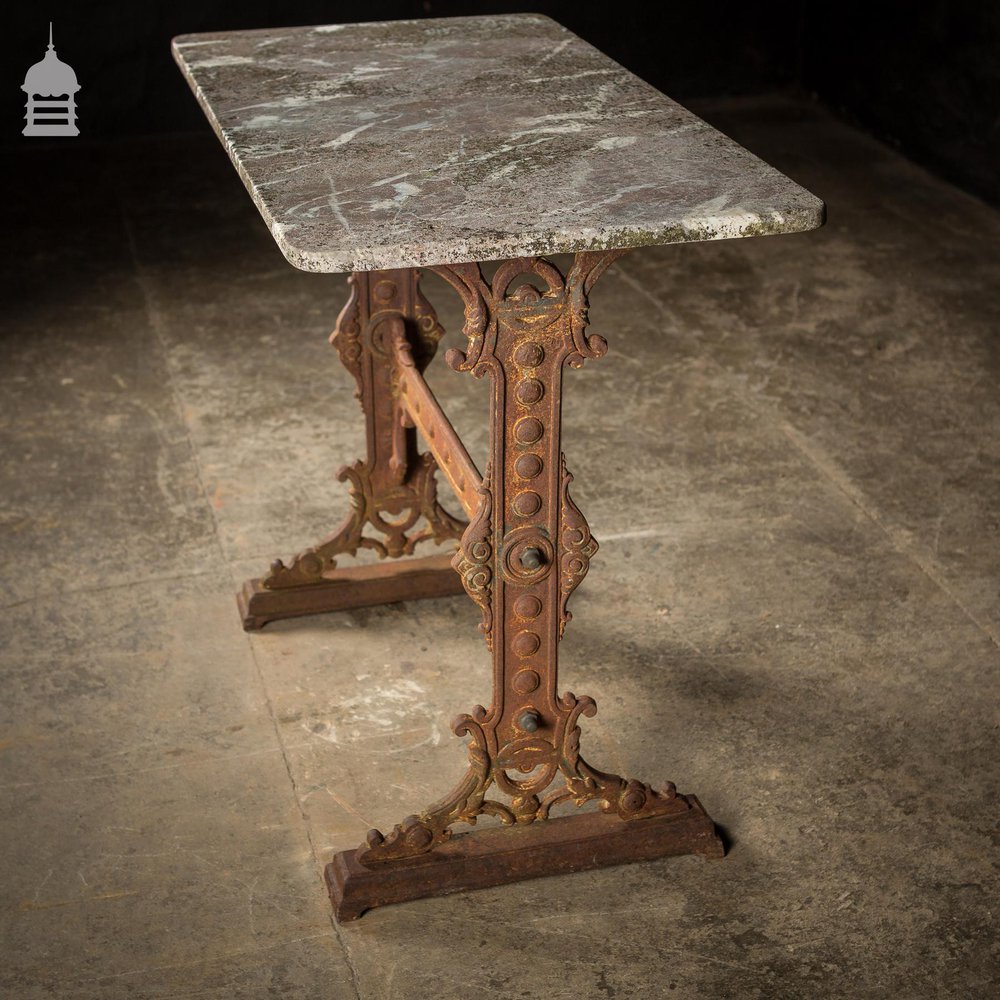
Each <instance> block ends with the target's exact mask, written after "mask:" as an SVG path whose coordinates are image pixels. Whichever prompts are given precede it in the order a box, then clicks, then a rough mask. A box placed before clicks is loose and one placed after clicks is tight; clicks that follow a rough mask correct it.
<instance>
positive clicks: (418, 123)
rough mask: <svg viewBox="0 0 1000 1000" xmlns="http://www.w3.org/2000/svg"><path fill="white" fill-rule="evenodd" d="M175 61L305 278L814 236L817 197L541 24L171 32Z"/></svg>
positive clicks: (454, 21)
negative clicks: (583, 252)
mask: <svg viewBox="0 0 1000 1000" xmlns="http://www.w3.org/2000/svg"><path fill="white" fill-rule="evenodd" d="M173 51H174V56H175V58H176V59H177V62H178V64H179V65H180V67H181V69H182V71H183V72H184V75H185V76H186V77H187V79H188V82H189V83H190V84H191V87H192V89H193V90H194V92H195V95H196V96H197V98H198V101H199V102H200V104H201V106H202V108H203V109H204V111H205V114H206V115H207V116H208V118H209V120H210V121H211V122H212V124H213V126H214V128H215V130H216V132H217V133H218V135H219V138H220V139H221V140H222V142H223V144H224V145H225V147H226V149H227V151H228V152H229V155H230V157H231V158H232V161H233V163H234V165H235V166H236V169H237V170H238V171H239V174H240V177H242V178H243V182H244V184H246V187H247V190H248V191H249V192H250V194H251V196H252V197H253V199H254V202H255V203H256V204H257V207H258V208H259V209H260V212H261V214H262V215H263V217H264V219H265V220H266V222H267V224H268V226H269V227H270V229H271V232H272V234H273V235H274V238H275V240H276V241H277V243H278V245H279V247H280V248H281V250H282V252H283V253H284V254H285V256H286V257H287V258H288V260H289V261H291V263H292V264H294V265H295V266H296V267H300V268H303V269H304V270H307V271H355V270H374V269H381V268H395V267H413V266H420V265H426V264H441V263H457V262H459V261H469V260H477V261H483V260H497V259H504V258H511V257H522V256H529V255H534V254H548V253H559V252H567V251H574V250H596V249H606V248H614V247H623V246H647V245H651V244H657V243H679V242H684V241H689V240H714V239H727V238H730V237H737V236H758V235H764V234H769V233H789V232H797V231H801V230H806V229H813V228H816V227H817V226H820V225H822V223H823V216H824V207H823V203H822V202H821V201H820V200H819V199H818V198H816V197H815V196H813V195H812V194H810V193H809V192H808V191H806V190H805V189H803V188H801V187H799V185H797V184H795V183H794V182H793V181H791V180H789V179H788V178H787V177H785V176H784V175H783V174H781V173H779V172H778V171H777V170H775V169H774V168H772V167H770V166H768V165H767V164H766V163H764V162H762V161H761V160H759V159H758V158H757V157H755V156H753V155H752V154H751V153H749V152H747V151H746V150H745V149H743V147H742V146H739V145H738V144H737V143H735V142H733V141H732V140H731V139H729V138H727V137H726V136H724V135H722V134H721V133H720V132H718V131H716V130H715V129H713V128H712V127H711V126H709V125H707V124H706V123H705V122H703V121H702V120H701V119H699V118H697V117H696V116H695V115H693V114H691V113H690V112H689V111H687V110H686V109H685V108H682V107H681V106H680V105H679V104H677V103H676V102H674V101H672V100H670V98H668V97H665V96H664V95H663V94H661V93H660V92H659V91H657V90H654V89H653V88H652V87H650V86H649V85H648V84H646V83H644V82H643V81H642V80H640V79H639V78H638V77H636V76H635V75H634V74H632V73H630V72H629V71H628V70H626V69H624V68H623V67H621V66H619V65H618V63H616V62H613V61H612V60H611V59H609V58H608V57H607V56H605V55H604V54H603V53H601V52H599V51H598V50H597V49H595V48H594V47H593V46H591V45H589V44H588V43H587V42H584V41H583V40H582V39H580V38H578V37H577V36H576V35H574V34H573V33H572V32H570V31H568V30H567V29H566V28H563V27H562V26H561V25H559V24H557V23H556V22H555V21H552V20H550V19H549V18H547V17H543V16H541V15H537V14H513V15H503V16H488V17H458V18H438V19H427V20H419V21H389V22H381V23H373V24H347V25H326V26H320V27H306V28H287V29H283V30H282V29H267V30H262V31H235V32H232V31H230V32H220V33H217V34H198V35H182V36H180V37H179V38H176V39H175V40H174V43H173Z"/></svg>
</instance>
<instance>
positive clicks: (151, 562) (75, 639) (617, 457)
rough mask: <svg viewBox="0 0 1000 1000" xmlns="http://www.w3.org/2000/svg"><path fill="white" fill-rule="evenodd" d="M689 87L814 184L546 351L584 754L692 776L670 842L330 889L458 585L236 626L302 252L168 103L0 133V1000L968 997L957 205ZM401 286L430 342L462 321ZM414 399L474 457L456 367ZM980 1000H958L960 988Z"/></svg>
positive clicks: (328, 292)
mask: <svg viewBox="0 0 1000 1000" xmlns="http://www.w3.org/2000/svg"><path fill="white" fill-rule="evenodd" d="M695 110H696V111H698V112H699V113H701V114H702V115H703V116H704V117H706V118H707V119H708V120H709V121H710V122H711V123H712V124H714V125H716V126H718V127H719V128H721V129H723V130H724V131H726V132H727V133H729V134H731V135H732V136H733V137H734V138H736V139H737V140H739V141H741V142H743V143H744V144H745V145H747V146H748V147H749V148H750V149H751V150H753V151H754V152H756V153H758V154H760V155H762V156H764V157H765V158H766V159H768V160H770V161H771V162H772V163H774V164H775V165H776V166H777V167H779V168H780V169H782V170H784V171H785V172H786V173H788V174H789V175H790V176H791V177H792V178H793V179H795V180H797V181H799V182H800V183H802V184H804V185H806V186H807V187H809V188H810V189H811V190H812V191H814V192H815V193H816V194H818V195H819V196H820V197H822V198H823V199H825V200H826V201H827V203H828V205H829V223H828V225H827V227H826V228H825V229H823V230H820V231H818V232H815V233H810V234H804V235H798V236H789V237H768V238H762V239H749V240H738V241H729V242H718V243H706V244H699V245H688V246H674V247H662V248H658V249H647V250H639V251H634V252H632V253H631V254H629V255H626V256H625V257H624V258H623V259H622V260H621V261H620V262H619V263H618V264H616V265H615V267H614V268H612V270H611V271H609V273H608V274H607V275H606V276H605V277H604V278H603V279H602V280H601V282H600V283H599V284H598V285H597V287H596V290H595V293H594V296H593V308H592V310H591V318H592V322H593V327H592V329H593V330H594V331H595V332H599V333H601V334H603V335H604V336H606V337H607V339H608V340H609V341H610V344H611V351H610V353H609V355H608V356H607V357H606V358H605V359H603V360H602V361H600V362H597V363H589V364H588V365H587V366H586V367H585V368H584V369H583V370H581V371H578V372H576V371H571V372H569V373H568V375H567V386H566V394H567V396H566V412H565V419H566V424H567V428H566V439H565V447H566V452H567V458H568V461H569V464H570V467H571V468H572V469H573V471H574V472H575V474H576V481H575V484H574V486H575V497H576V500H577V502H578V503H579V505H580V507H581V508H582V509H583V510H584V512H585V513H586V514H587V516H588V518H589V519H590V522H591V526H592V528H593V531H594V534H595V536H596V537H597V538H598V539H599V540H600V542H601V551H600V553H599V555H598V556H597V557H596V559H595V560H594V563H593V565H592V568H591V573H590V576H589V577H588V578H587V580H586V581H585V583H584V585H583V586H582V587H581V588H580V589H579V590H578V591H577V594H576V595H575V597H574V611H575V616H574V620H573V622H572V623H571V625H570V628H569V630H568V632H567V637H566V640H565V642H564V643H563V649H562V673H561V686H562V688H563V690H572V691H574V692H576V693H577V694H588V695H591V696H593V697H594V698H595V699H596V700H597V703H598V705H599V712H598V715H597V717H596V718H595V719H593V720H585V724H584V741H585V747H586V751H587V755H588V758H589V759H591V760H592V761H593V762H594V763H595V764H596V765H598V766H601V765H602V764H607V765H608V766H609V768H611V769H614V770H616V771H620V772H624V773H626V774H629V775H633V776H636V777H639V778H642V779H645V780H649V781H660V780H662V779H667V778H669V779H672V780H674V781H675V782H676V783H677V784H678V787H679V788H680V789H681V791H690V792H694V793H696V794H697V795H698V796H699V797H700V798H701V800H702V801H703V803H704V804H705V806H706V807H707V809H708V810H709V812H710V813H711V814H712V815H713V816H714V817H715V818H716V819H717V821H718V822H719V823H720V824H721V825H722V826H723V827H724V828H725V830H726V833H727V837H728V839H729V842H730V850H729V854H728V856H727V857H726V858H725V859H724V860H722V861H705V860H703V859H699V858H677V859H670V860H664V861H659V862H654V863H649V864H641V865H634V866H627V867H622V868H616V869H607V870H602V871H594V872H587V873H582V874H578V875H573V876H566V877H559V878H550V879H543V880H538V881H533V882H526V883H521V884H517V885H511V886H505V887H500V888H496V889H490V890H485V891H481V892H476V893H470V894H466V895H460V896H453V897H450V898H442V899H429V900H423V901H419V902H414V903H410V904H406V905H402V906H397V907H389V908H385V909H383V910H376V911H373V912H371V913H369V914H368V915H367V916H365V917H364V918H363V919H362V920H360V921H359V922H357V923H352V924H346V925H344V926H341V927H338V926H336V925H334V924H333V923H332V921H331V914H330V908H329V905H328V901H327V899H326V895H325V891H324V887H323V884H322V880H321V871H322V867H323V865H324V864H325V863H326V861H327V860H328V859H329V857H330V856H331V853H332V852H333V851H335V850H341V849H344V848H347V847H350V846H353V845H355V844H358V843H360V842H361V840H362V839H363V837H364V834H365V831H366V830H367V829H368V828H369V827H371V826H377V827H380V828H382V829H383V830H385V829H387V828H388V827H391V826H392V824H393V823H395V822H397V821H398V820H399V819H401V818H402V817H403V816H405V815H407V814H408V813H410V812H413V811H415V810H417V809H419V808H420V807H422V806H424V805H426V804H427V803H429V802H430V801H431V800H433V799H434V798H436V797H437V796H438V795H439V794H440V793H442V792H444V791H446V790H447V789H448V788H449V787H450V786H451V784H452V783H453V782H454V781H455V780H456V779H457V778H458V776H459V775H460V774H461V773H462V771H463V769H464V751H463V749H462V744H461V741H459V740H457V739H455V738H454V737H453V736H452V735H451V733H450V730H449V727H448V722H449V720H450V719H451V718H452V717H453V716H454V715H455V714H457V713H458V712H462V711H467V710H469V709H470V708H471V706H472V705H474V704H475V703H477V702H482V701H484V700H487V699H488V697H489V664H488V656H487V652H486V650H485V647H484V646H483V644H482V642H481V640H480V638H479V636H478V633H477V631H476V623H477V620H478V613H477V609H476V608H475V607H474V606H473V605H472V603H471V602H470V601H468V600H467V599H466V598H465V597H464V596H461V597H454V598H448V599H440V600H432V601H426V602H419V603H411V604H405V605H395V606H389V607H382V608H375V609H369V610H364V611H357V612H350V613H342V614H330V615H325V616H319V617H316V618H313V619H308V620H300V621H297V622H286V623H279V624H276V625H274V626H272V627H269V628H268V629H266V630H265V631H263V632H261V633H259V634H254V635H250V636H248V635H245V634H244V633H243V632H242V631H241V628H240V622H239V620H238V617H237V614H236V608H235V603H234V598H233V595H234V591H235V590H236V588H237V585H238V583H239V582H240V581H241V580H242V579H243V578H244V577H246V576H250V575H259V574H260V573H261V572H263V571H264V570H265V569H266V567H267V566H268V564H269V563H270V561H271V559H273V558H274V557H276V556H281V557H284V558H286V559H287V557H288V556H290V555H291V554H293V553H294V552H295V551H296V550H297V549H299V548H301V547H303V546H304V545H306V544H308V543H310V542H312V541H314V540H316V539H318V538H319V537H321V536H322V535H323V534H324V533H325V532H326V531H328V530H329V529H330V528H331V527H332V526H333V525H334V524H335V523H336V522H337V521H338V520H339V518H340V516H341V515H342V513H343V511H344V508H345V503H346V500H345V497H344V494H343V492H342V487H341V486H340V485H339V484H338V483H337V482H336V481H335V479H334V472H335V471H336V469H337V467H338V466H339V465H340V464H341V463H343V462H346V461H351V460H353V459H354V458H355V457H357V456H358V455H360V454H361V448H362V439H361V423H360V420H359V414H358V412H357V408H356V402H355V400H354V398H353V388H354V386H353V383H352V381H351V379H350V377H349V375H348V374H347V373H346V372H345V371H343V370H342V369H340V368H339V367H338V365H337V363H336V358H335V355H334V352H332V351H331V350H330V348H329V347H328V345H327V344H326V336H327V334H328V332H329V330H330V328H331V327H332V324H333V321H334V319H335V317H336V314H337V311H338V310H339V308H340V306H341V304H342V303H343V302H344V300H345V298H346V283H345V279H344V277H343V276H320V275H314V274H306V273H302V272H298V271H296V270H294V269H293V268H291V267H290V266H289V265H287V264H286V263H285V261H284V260H283V259H282V258H281V256H280V254H279V252H278V251H277V249H276V248H275V247H274V245H273V243H272V241H271V238H270V236H269V235H268V233H267V231H266V229H265V227H264V225H263V223H262V222H261V221H260V220H259V218H258V217H257V214H256V211H255V210H254V209H253V207H252V205H251V204H250V201H249V199H248V198H247V196H246V194H245V192H244V191H243V188H242V186H241V185H240V183H239V181H238V179H237V177H236V176H235V173H234V172H233V171H232V169H231V167H230V166H229V164H228V162H227V159H226V157H225V155H224V153H223V152H222V150H221V149H219V148H218V146H217V143H216V140H215V138H214V137H213V136H212V135H211V134H210V133H209V130H208V129H207V127H206V128H205V130H204V132H203V133H200V134H196V135H192V136H179V137H163V138H158V139H155V140H152V139H151V140H144V141H138V142H127V143H126V142H122V143H108V144H105V145H103V146H88V145H86V143H85V142H84V141H83V140H80V141H79V142H78V143H75V144H74V143H67V144H64V145H58V146H57V145H52V144H45V145H42V146H38V147H30V148H26V150H25V155H23V156H22V157H21V158H20V159H19V161H18V164H17V165H16V169H17V170H18V171H19V172H20V173H19V176H18V178H17V181H18V184H19V185H20V186H19V187H13V186H12V187H11V188H10V190H20V191H22V192H23V196H22V197H21V199H20V200H18V201H15V202H14V203H13V204H11V205H9V206H8V207H7V210H6V216H7V218H6V224H7V230H8V238H7V241H8V255H7V261H6V264H5V267H4V268H3V271H2V273H0V285H2V287H3V296H4V298H3V301H4V310H3V315H2V322H3V333H2V338H3V339H2V343H3V364H2V367H0V379H2V387H3V391H2V395H0V406H2V416H0V435H2V447H0V461H2V464H0V479H2V486H0V518H2V552H3V568H2V572H3V593H4V603H5V608H4V620H3V629H2V635H3V643H2V646H3V650H2V654H0V656H2V667H0V671H2V672H0V677H2V691H0V720H2V721H0V783H2V784H3V798H2V801H0V845H2V846H0V857H2V861H0V871H2V876H0V886H2V898H0V911H2V916H0V921H2V923H0V926H2V931H0V942H2V945H0V948H2V955H0V959H2V960H0V994H2V995H3V996H6V997H12V998H15V997H16V998H19V1000H30V998H36V997H38V998H40V997H46V998H49V997H58V998H105V997H137V998H156V1000H165V998H168V997H169V998H180V997H192V998H195V997H197V998H262V997H310V998H312V997H326V998H333V1000H341V998H345V1000H353V998H364V1000H368V998H372V1000H375V998H385V1000H389V998H411V997H441V998H451V997H463V998H464V997H469V998H471V997H482V996H490V997H496V998H512V1000H513V998H526V997H534V996H546V997H549V998H552V1000H556V998H562V997H565V998H570V997H572V998H579V997H586V998H590V997H593V998H605V997H607V998H619V1000H621V998H631V997H643V998H646V997H653V996H669V997H678V998H683V997H741V998H742V997H762V998H763V997H782V998H798V997H802V998H813V997H845V998H848V997H849V998H858V997H883V996H900V997H908V998H918V997H919V998H922V997H963V998H964V997H978V996H987V995H991V993H992V992H993V990H995V989H996V985H995V980H994V976H995V973H996V964H995V963H996V952H995V947H996V932H995V928H994V925H993V922H992V921H993V917H992V914H993V911H994V910H995V907H996V900H997V898H998V897H997V885H996V873H995V861H996V855H995V853H994V843H995V840H994V838H995V830H996V819H997V815H996V803H997V766H996V761H997V722H998V718H997V698H996V695H997V679H996V678H997V667H998V665H1000V656H998V649H997V645H998V639H1000V602H998V580H1000V558H998V557H1000V392H998V378H1000V351H998V344H1000V339H998V330H997V325H998V315H1000V252H998V251H1000V217H998V215H997V213H996V212H994V211H992V210H991V209H989V208H987V207H986V206H984V205H983V204H981V203H980V202H977V201H976V200H974V199H972V198H970V197H968V196H966V195H964V194H963V193H961V192H959V191H957V190H956V189H954V188H952V187H950V186H949V185H947V184H946V183H944V182H942V181H940V180H937V179H935V178H933V177H931V176H930V175H928V174H927V173H925V172H924V171H922V170H921V169H919V168H917V167H915V166H913V165H911V164H910V163H908V162H907V161H906V160H904V159H903V158H901V157H900V156H899V155H897V154H896V153H894V152H892V151H890V150H889V149H887V148H886V147H884V146H882V145H879V144H878V143H877V142H875V141H874V140H872V139H870V138H867V137H866V136H864V135H863V134H861V133H859V132H857V131H855V130H852V129H851V128H850V127H848V126H846V125H844V124H842V123H840V122H838V121H837V120H835V119H834V118H832V117H831V116H830V115H828V114H827V113H826V112H824V111H822V110H820V109H818V108H817V107H815V106H813V105H810V104H808V103H806V102H802V101H798V100H793V99H790V98H786V97H783V96H773V97H763V98H755V99H752V100H739V101H730V102H713V103H701V104H697V105H696V106H695ZM426 288H427V290H428V293H429V295H430V296H431V298H432V300H433V301H434V302H435V304H436V305H437V306H438V309H439V312H440V315H441V318H442V320H443V321H444V322H445V324H446V326H447V327H448V328H449V330H450V331H451V332H450V334H449V338H450V340H449V344H454V345H455V346H461V337H460V335H459V332H458V331H459V329H460V322H461V310H460V308H459V304H458V302H457V300H456V299H455V298H454V297H453V296H452V295H451V294H450V293H449V291H448V290H447V289H446V288H445V286H443V284H441V283H440V282H437V281H436V279H435V280H431V279H430V278H428V280H427V281H426ZM431 381H432V383H433V385H434V387H435V389H436V390H437V391H438V392H439V394H440V396H441V397H442V398H443V399H445V400H446V401H447V402H448V409H449V412H450V413H451V414H452V416H453V418H454V421H455V423H456V425H457V426H458V428H459V430H460V431H461V433H462V434H463V436H464V437H465V438H466V439H467V441H468V442H469V445H470V449H471V451H472V452H473V455H474V457H477V458H478V460H479V462H480V463H482V456H483V453H484V449H485V444H486V437H485V428H486V424H485V412H486V391H487V387H486V385H484V384H483V383H480V382H478V381H476V380H475V379H472V378H470V377H468V376H466V375H459V374H457V373H454V372H452V371H450V370H449V369H448V368H447V367H446V366H445V365H444V364H443V362H439V363H438V364H436V365H435V366H434V368H433V371H432V374H431ZM991 983H992V984H993V985H992V988H991Z"/></svg>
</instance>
